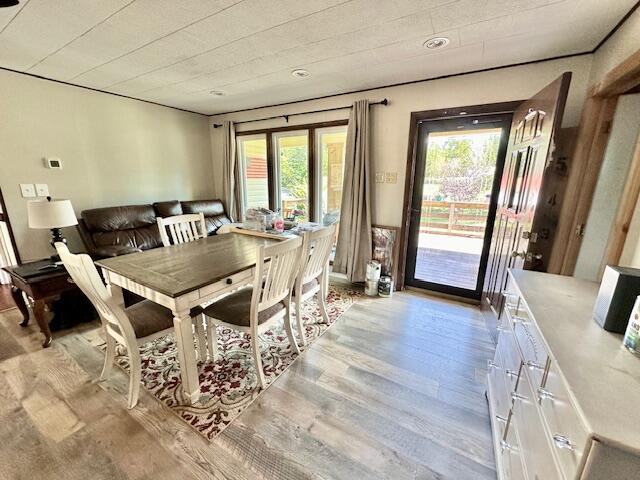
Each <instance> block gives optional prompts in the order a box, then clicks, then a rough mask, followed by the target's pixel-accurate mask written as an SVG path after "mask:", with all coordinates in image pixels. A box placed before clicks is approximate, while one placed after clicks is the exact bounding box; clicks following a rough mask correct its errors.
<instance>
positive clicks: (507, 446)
mask: <svg viewBox="0 0 640 480" xmlns="http://www.w3.org/2000/svg"><path fill="white" fill-rule="evenodd" d="M500 451H501V453H504V452H505V451H507V452H514V453H517V452H518V449H517V448H516V447H515V446H514V445H511V444H510V443H509V442H507V441H506V440H500Z"/></svg>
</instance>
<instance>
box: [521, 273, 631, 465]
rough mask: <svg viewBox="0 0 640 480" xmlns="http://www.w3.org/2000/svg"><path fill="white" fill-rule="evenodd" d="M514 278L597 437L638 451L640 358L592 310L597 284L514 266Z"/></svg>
mask: <svg viewBox="0 0 640 480" xmlns="http://www.w3.org/2000/svg"><path fill="white" fill-rule="evenodd" d="M510 275H511V276H512V278H513V279H514V280H515V285H516V287H517V288H518V289H519V291H520V293H521V296H522V298H523V300H524V301H525V303H526V305H527V307H528V309H529V311H530V313H531V314H532V315H533V318H534V319H535V322H536V324H537V325H538V328H539V330H540V332H541V333H542V336H543V338H544V341H545V342H546V344H547V347H548V349H549V352H551V356H552V358H553V360H555V362H554V363H555V365H556V367H557V368H558V370H559V371H560V373H561V375H562V376H563V377H564V379H565V381H566V384H567V386H568V387H569V390H570V393H571V394H572V395H573V397H574V400H575V403H576V405H575V406H576V407H577V408H578V411H579V412H580V414H581V416H582V418H583V421H584V423H585V426H586V427H587V428H588V429H589V430H590V432H591V435H592V436H593V437H594V438H596V439H597V440H599V441H601V442H604V443H609V444H613V445H616V446H618V447H620V448H623V449H625V450H629V451H633V452H635V453H637V454H639V455H640V358H639V357H636V356H634V355H633V354H631V353H629V352H628V351H627V350H626V349H624V348H623V347H622V337H623V336H622V335H620V334H616V333H611V332H607V331H606V330H603V329H602V328H601V327H600V326H599V325H598V324H597V323H596V322H595V320H593V317H592V312H593V307H594V305H595V301H596V297H597V294H598V288H599V284H597V283H595V282H588V281H585V280H579V279H577V278H573V277H566V276H562V275H551V274H548V273H540V272H532V271H523V270H514V271H510Z"/></svg>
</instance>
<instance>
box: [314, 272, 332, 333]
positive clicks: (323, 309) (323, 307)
mask: <svg viewBox="0 0 640 480" xmlns="http://www.w3.org/2000/svg"><path fill="white" fill-rule="evenodd" d="M325 287H326V285H325V281H324V278H323V279H322V281H321V282H320V290H319V291H318V293H316V298H317V299H318V306H319V307H320V314H321V315H322V320H323V321H324V323H326V324H329V314H328V313H327V304H326V303H325V299H326V298H327V291H326V288H325Z"/></svg>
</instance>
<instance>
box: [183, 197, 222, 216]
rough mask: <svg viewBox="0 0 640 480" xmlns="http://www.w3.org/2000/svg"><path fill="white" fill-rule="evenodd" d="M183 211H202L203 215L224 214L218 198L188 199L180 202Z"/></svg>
mask: <svg viewBox="0 0 640 480" xmlns="http://www.w3.org/2000/svg"><path fill="white" fill-rule="evenodd" d="M180 203H181V204H182V211H183V212H184V213H200V212H202V213H204V216H205V217H216V216H219V215H224V216H226V215H227V214H226V212H225V211H224V205H223V204H222V201H220V200H190V201H187V202H180Z"/></svg>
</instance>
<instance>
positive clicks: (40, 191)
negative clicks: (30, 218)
mask: <svg viewBox="0 0 640 480" xmlns="http://www.w3.org/2000/svg"><path fill="white" fill-rule="evenodd" d="M36 195H38V196H39V197H48V196H49V185H47V184H46V183H36Z"/></svg>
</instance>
